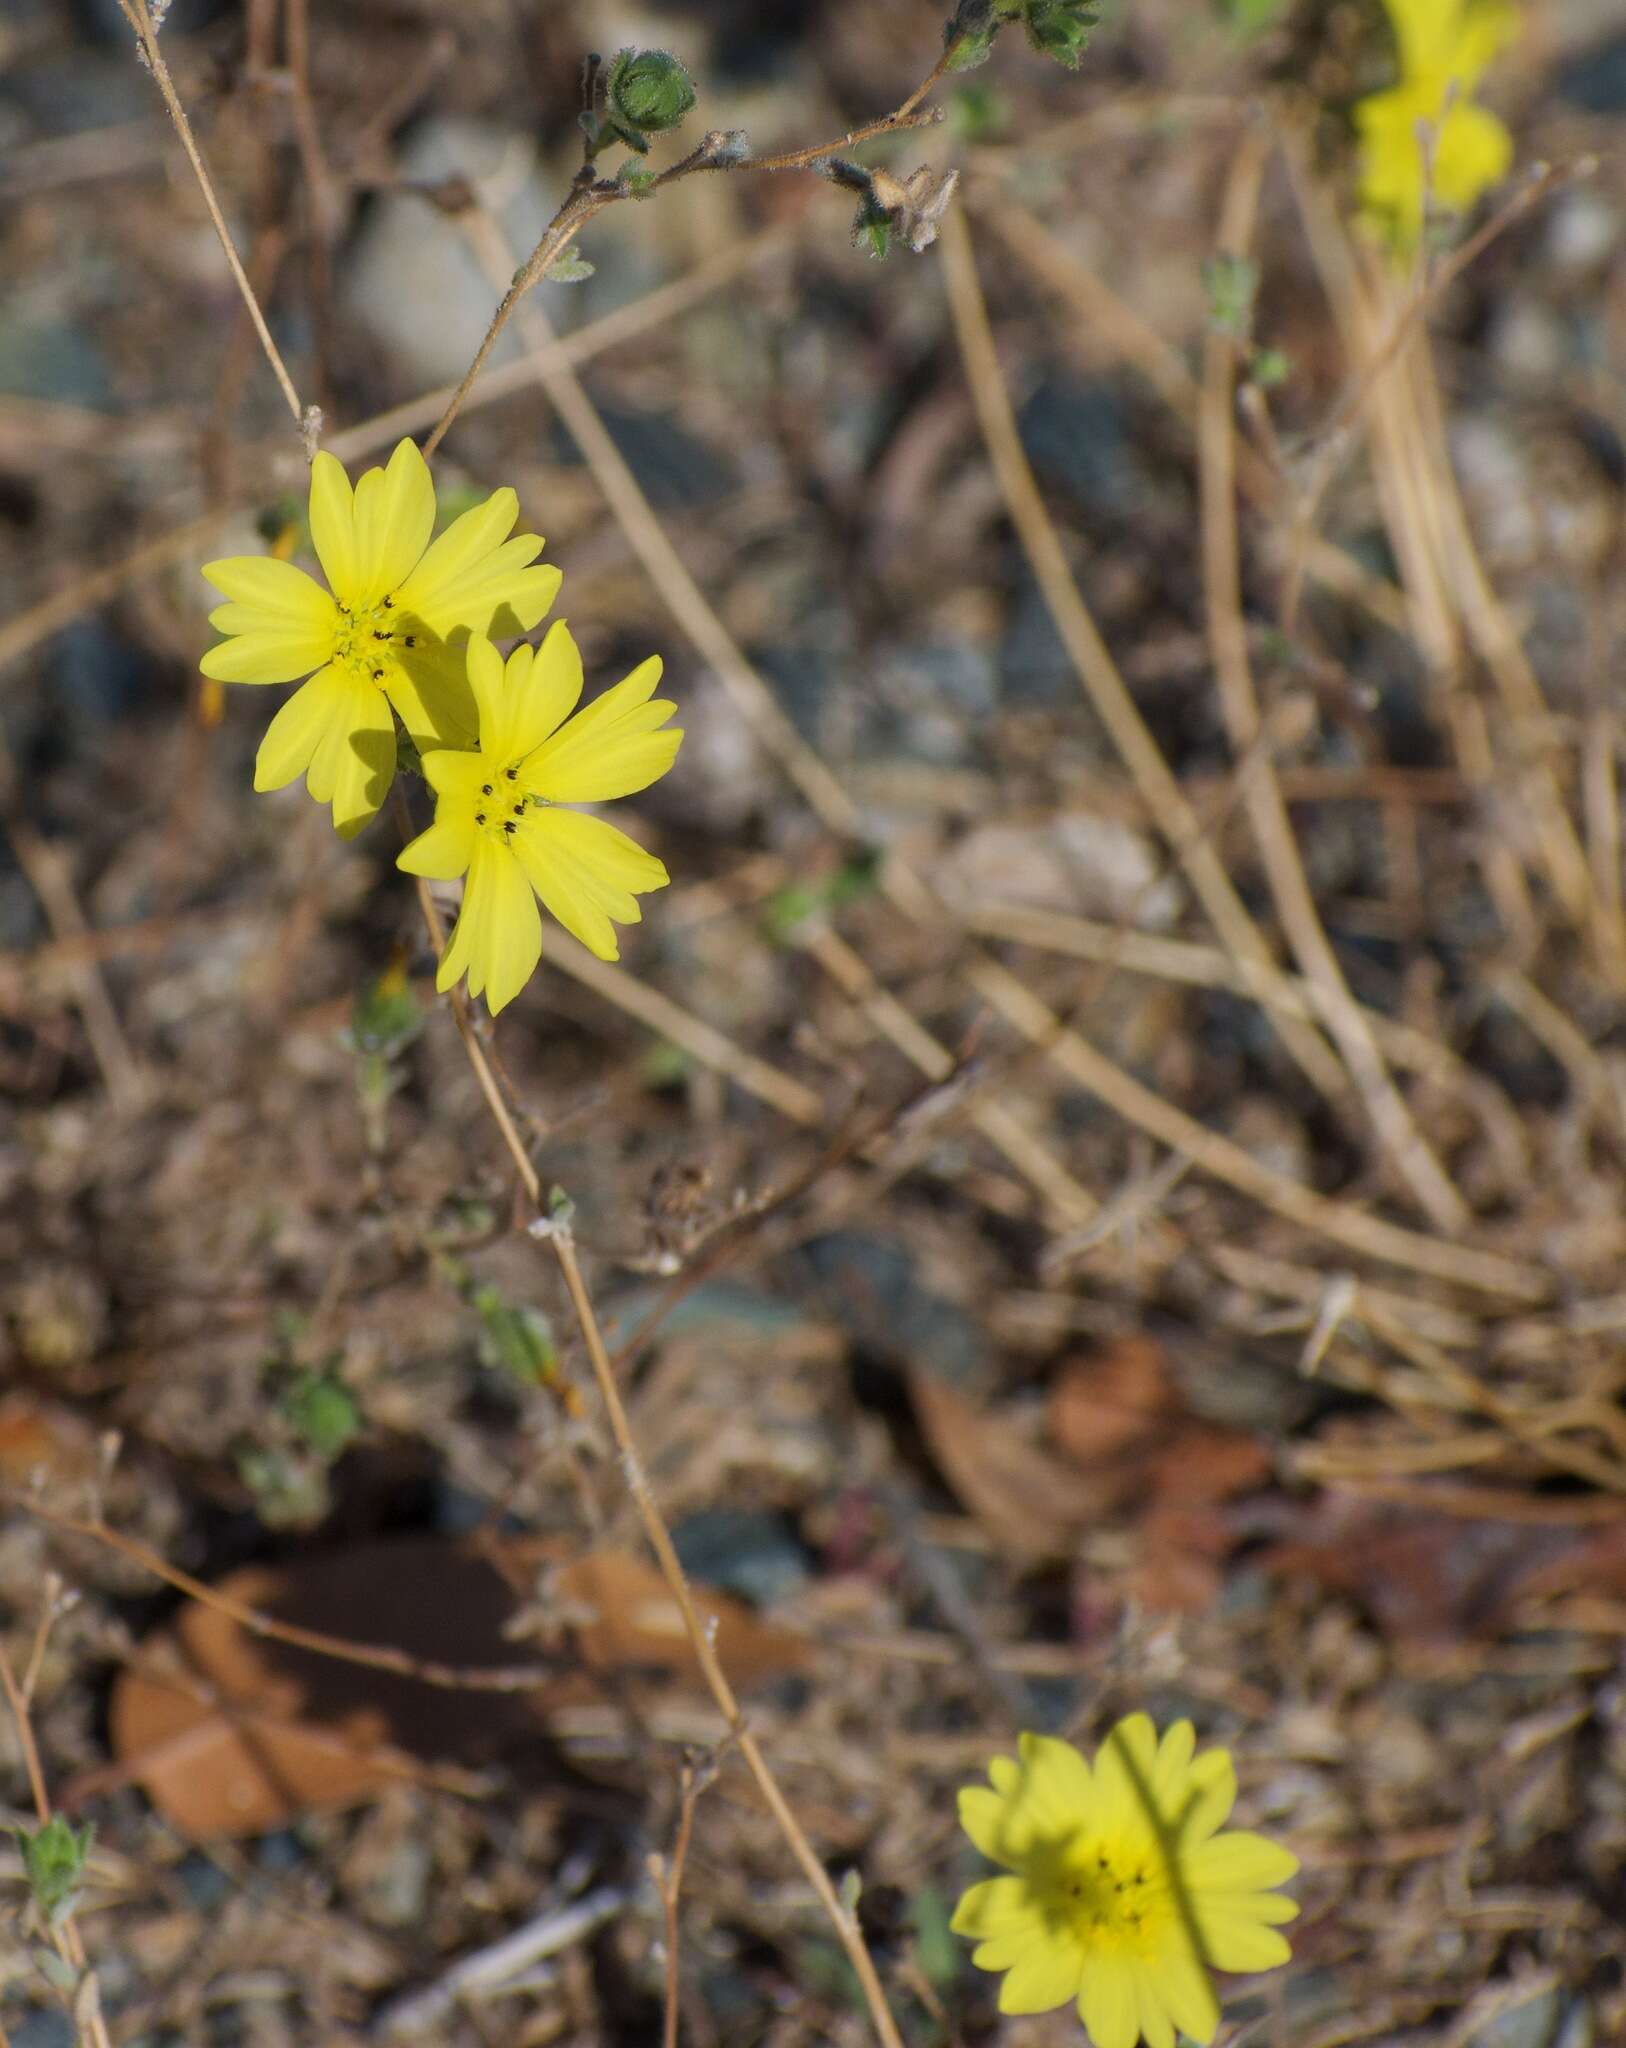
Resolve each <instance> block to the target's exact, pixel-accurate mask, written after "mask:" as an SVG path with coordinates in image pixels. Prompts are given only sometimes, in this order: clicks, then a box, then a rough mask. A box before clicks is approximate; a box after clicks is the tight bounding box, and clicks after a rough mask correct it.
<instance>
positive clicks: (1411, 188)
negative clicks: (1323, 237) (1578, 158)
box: [1355, 0, 1519, 250]
mask: <svg viewBox="0 0 1626 2048" xmlns="http://www.w3.org/2000/svg"><path fill="white" fill-rule="evenodd" d="M1384 5H1385V7H1386V8H1387V9H1388V13H1389V19H1390V21H1391V22H1392V24H1393V26H1394V32H1395V40H1396V42H1397V43H1398V44H1399V47H1400V78H1399V81H1398V83H1396V84H1395V85H1393V86H1391V87H1390V88H1389V90H1388V91H1387V92H1377V93H1373V94H1371V95H1370V97H1369V98H1367V99H1364V100H1361V101H1360V102H1359V103H1358V105H1357V106H1356V108H1355V126H1356V129H1357V130H1358V132H1359V134H1360V138H1361V186H1360V195H1361V205H1362V206H1363V208H1364V209H1365V211H1366V213H1367V214H1368V216H1369V217H1370V218H1371V219H1372V220H1373V221H1374V222H1375V223H1377V224H1378V225H1379V226H1380V227H1382V228H1383V229H1384V230H1385V232H1386V233H1387V234H1388V235H1389V237H1390V239H1391V240H1392V241H1393V242H1394V244H1395V246H1396V247H1397V248H1399V249H1403V250H1405V249H1413V248H1415V247H1416V245H1417V241H1418V237H1419V236H1420V235H1421V234H1422V231H1423V221H1424V206H1425V195H1426V197H1427V198H1428V199H1429V200H1432V202H1433V203H1434V204H1435V205H1436V206H1440V207H1443V208H1445V209H1446V211H1448V212H1451V213H1463V212H1466V211H1467V209H1468V208H1469V207H1470V206H1472V205H1473V203H1474V201H1475V200H1476V199H1478V197H1479V196H1480V194H1481V193H1482V192H1484V191H1486V190H1487V189H1488V188H1489V187H1490V186H1492V185H1494V184H1496V183H1497V181H1498V180H1499V179H1501V178H1504V177H1506V175H1507V172H1508V167H1509V165H1510V164H1511V163H1512V161H1513V138H1512V136H1511V135H1509V134H1508V132H1507V129H1506V128H1505V127H1504V126H1503V124H1502V123H1501V122H1500V121H1499V120H1498V119H1497V118H1496V116H1495V115H1494V114H1488V113H1486V111H1485V109H1484V108H1483V107H1476V106H1474V105H1473V104H1472V101H1471V99H1470V95H1471V94H1472V92H1473V90H1474V88H1475V86H1477V85H1478V83H1479V81H1480V79H1481V77H1482V76H1483V75H1484V72H1485V68H1486V66H1487V65H1488V64H1489V63H1490V61H1491V59H1492V58H1493V57H1494V56H1495V55H1496V54H1497V52H1498V51H1499V50H1501V49H1503V48H1504V47H1505V46H1506V45H1507V44H1508V43H1510V42H1512V41H1513V40H1514V38H1515V37H1516V36H1517V35H1518V32H1519V16H1518V11H1517V9H1516V8H1515V7H1514V6H1513V5H1511V4H1510V0H1384ZM1420 126H1424V127H1426V129H1427V130H1428V142H1427V145H1426V153H1425V143H1424V139H1423V137H1422V136H1421V135H1420V134H1419V127H1420Z"/></svg>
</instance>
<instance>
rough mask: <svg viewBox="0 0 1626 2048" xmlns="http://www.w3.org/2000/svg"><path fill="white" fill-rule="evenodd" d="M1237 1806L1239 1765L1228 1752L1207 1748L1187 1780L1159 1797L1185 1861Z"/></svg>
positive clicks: (1226, 1819) (1219, 1827) (1222, 1825)
mask: <svg viewBox="0 0 1626 2048" xmlns="http://www.w3.org/2000/svg"><path fill="white" fill-rule="evenodd" d="M1235 1804H1236V1766H1235V1764H1233V1763H1232V1761H1231V1754H1230V1751H1229V1750H1224V1749H1205V1750H1204V1751H1203V1753H1202V1755H1201V1756H1200V1757H1198V1758H1196V1759H1195V1761H1194V1762H1193V1763H1192V1765H1191V1768H1190V1769H1189V1770H1188V1771H1187V1772H1186V1774H1185V1778H1184V1781H1183V1782H1181V1783H1179V1784H1178V1785H1175V1786H1173V1787H1172V1788H1171V1790H1170V1792H1169V1793H1168V1795H1167V1797H1166V1798H1162V1797H1160V1799H1159V1803H1158V1810H1159V1812H1160V1813H1161V1814H1162V1815H1163V1816H1164V1817H1165V1818H1166V1819H1167V1820H1168V1821H1169V1823H1170V1825H1171V1827H1172V1828H1173V1830H1174V1837H1175V1840H1176V1842H1177V1843H1178V1844H1179V1849H1180V1854H1181V1857H1182V1859H1183V1858H1184V1857H1185V1856H1186V1855H1187V1854H1188V1853H1189V1852H1190V1851H1191V1850H1192V1849H1193V1848H1195V1846H1196V1844H1197V1843H1199V1842H1206V1841H1207V1840H1208V1838H1209V1836H1210V1835H1213V1834H1217V1833H1218V1832H1219V1830H1220V1829H1221V1828H1222V1827H1224V1825H1225V1823H1226V1822H1227V1821H1228V1820H1229V1819H1230V1817H1231V1808H1232V1807H1233V1806H1235Z"/></svg>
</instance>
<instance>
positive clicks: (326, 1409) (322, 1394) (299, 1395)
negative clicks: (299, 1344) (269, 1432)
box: [282, 1372, 361, 1461]
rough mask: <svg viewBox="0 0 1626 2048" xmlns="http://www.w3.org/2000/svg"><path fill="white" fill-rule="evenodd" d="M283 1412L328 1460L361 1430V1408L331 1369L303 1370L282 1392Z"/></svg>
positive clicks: (313, 1447) (298, 1431) (307, 1440)
mask: <svg viewBox="0 0 1626 2048" xmlns="http://www.w3.org/2000/svg"><path fill="white" fill-rule="evenodd" d="M282 1412H283V1414H284V1415H285V1416H286V1417H287V1419H288V1422H289V1424H290V1426H291V1427H292V1428H293V1429H294V1430H295V1431H297V1433H298V1434H299V1435H300V1436H302V1437H303V1438H304V1439H305V1441H306V1443H308V1444H309V1445H310V1447H311V1449H312V1450H313V1451H315V1453H316V1454H317V1456H318V1457H320V1458H326V1459H328V1460H329V1461H331V1460H332V1459H334V1458H337V1457H338V1456H339V1455H340V1453H341V1452H342V1451H343V1450H344V1449H345V1447H346V1446H347V1445H348V1444H349V1443H350V1442H351V1441H352V1439H353V1438H355V1437H356V1436H358V1435H359V1434H360V1431H361V1412H360V1410H359V1409H358V1408H357V1407H356V1404H355V1400H354V1398H353V1397H352V1395H351V1393H350V1390H349V1388H348V1387H346V1385H345V1384H344V1382H343V1381H342V1380H341V1379H340V1378H339V1377H338V1376H337V1375H336V1374H335V1373H332V1372H302V1373H301V1374H300V1375H299V1377H298V1379H296V1380H295V1381H294V1383H293V1385H292V1386H291V1387H290V1388H289V1389H288V1392H287V1393H286V1394H285V1395H284V1397H283V1402H282Z"/></svg>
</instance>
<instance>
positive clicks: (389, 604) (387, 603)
mask: <svg viewBox="0 0 1626 2048" xmlns="http://www.w3.org/2000/svg"><path fill="white" fill-rule="evenodd" d="M384 609H385V611H393V610H394V609H395V599H394V598H393V597H386V598H385V600H384Z"/></svg>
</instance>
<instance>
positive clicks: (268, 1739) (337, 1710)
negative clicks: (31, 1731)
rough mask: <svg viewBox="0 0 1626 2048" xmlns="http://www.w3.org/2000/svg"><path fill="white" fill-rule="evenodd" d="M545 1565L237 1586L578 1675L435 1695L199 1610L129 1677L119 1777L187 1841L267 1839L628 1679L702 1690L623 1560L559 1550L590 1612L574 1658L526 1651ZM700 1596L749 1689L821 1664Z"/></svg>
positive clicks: (397, 1546) (119, 1716) (298, 1614)
mask: <svg viewBox="0 0 1626 2048" xmlns="http://www.w3.org/2000/svg"><path fill="white" fill-rule="evenodd" d="M538 1555H539V1553H538V1552H537V1549H536V1546H533V1545H526V1544H514V1545H509V1546H505V1547H504V1549H502V1550H500V1551H495V1552H493V1553H491V1554H486V1553H484V1552H482V1551H480V1550H477V1549H476V1548H475V1547H474V1546H470V1545H462V1544H455V1543H448V1542H445V1541H442V1540H439V1539H414V1540H409V1541H399V1542H390V1543H375V1544H366V1545H360V1546H357V1547H356V1548H354V1549H352V1550H348V1551H343V1552H340V1553H338V1554H337V1555H335V1556H330V1557H322V1558H308V1559H302V1560H300V1561H299V1562H298V1563H297V1564H294V1565H291V1566H288V1567H286V1568H283V1569H280V1570H272V1569H270V1568H268V1567H264V1566H252V1567H250V1568H248V1569H247V1570H244V1571H239V1572H233V1573H231V1574H229V1575H228V1577H226V1578H225V1579H223V1580H222V1581H221V1582H220V1583H219V1585H218V1587H217V1588H216V1589H215V1590H216V1591H217V1592H219V1593H220V1594H221V1595H222V1596H223V1597H224V1598H226V1599H228V1600H231V1601H233V1602H238V1603H242V1604H244V1605H247V1606H250V1607H253V1608H256V1609H258V1610H259V1611H261V1612H263V1613H267V1614H270V1615H273V1616H274V1617H275V1618H276V1619H277V1620H278V1621H282V1622H287V1623H292V1624H295V1625H297V1626H300V1627H304V1628H308V1629H316V1630H319V1631H321V1632H322V1633H324V1634H327V1635H333V1636H338V1637H341V1638H343V1639H344V1640H346V1641H349V1642H352V1643H358V1644H361V1643H365V1644H372V1645H380V1644H387V1645H390V1646H392V1647H394V1648H398V1649H401V1650H404V1651H406V1652H407V1653H408V1654H409V1655H410V1656H412V1657H413V1658H415V1659H417V1660H418V1661H420V1662H425V1661H429V1662H435V1663H440V1664H448V1665H455V1666H458V1667H459V1668H463V1669H470V1670H480V1669H487V1670H489V1669H491V1668H493V1667H501V1668H503V1669H512V1668H513V1667H514V1666H515V1665H521V1664H533V1663H534V1664H537V1665H539V1666H541V1665H544V1664H546V1663H549V1662H556V1663H557V1665H558V1672H557V1675H556V1676H552V1677H550V1678H549V1679H548V1680H547V1682H546V1683H545V1684H542V1685H539V1686H537V1687H536V1688H533V1689H530V1690H525V1691H512V1692H510V1691H494V1690H473V1689H464V1690H459V1689H452V1688H448V1687H445V1686H437V1685H431V1684H428V1683H426V1682H425V1681H423V1680H421V1679H418V1678H414V1677H410V1676H403V1675H400V1674H397V1673H394V1672H390V1671H378V1670H373V1669H369V1668H367V1667H365V1666H361V1665H356V1664H351V1663H346V1662H343V1661H341V1660H338V1659H335V1658H332V1657H328V1656H324V1655H321V1654H319V1653H317V1652H314V1651H309V1650H303V1649H299V1648H296V1647H293V1646H290V1645H288V1644H286V1643H281V1642H278V1641H276V1640H275V1639H272V1638H268V1637H262V1636H258V1635H255V1634H253V1633H251V1632H250V1631H249V1630H248V1629H246V1628H244V1627H241V1626H240V1625H239V1624H238V1623H237V1622H236V1621H235V1620H234V1619H233V1618H232V1617H231V1616H230V1615H229V1614H227V1613H224V1612H223V1611H222V1610H221V1609H220V1608H218V1607H213V1606H210V1605H207V1604H205V1603H202V1602H196V1601H194V1602H191V1603H189V1604H188V1605H187V1606H186V1607H184V1608H182V1610H181V1611H180V1614H179V1615H178V1617H177V1618H176V1620H175V1622H174V1624H173V1626H171V1627H166V1628H163V1629H159V1630H155V1631H154V1632H153V1633H152V1634H151V1635H149V1636H148V1638H147V1639H146V1641H145V1643H144V1645H143V1650H144V1653H145V1654H144V1657H143V1660H142V1665H141V1668H140V1669H136V1668H131V1669H128V1670H126V1671H124V1672H122V1673H121V1674H120V1677H119V1680H118V1683H117V1685H116V1686H115V1688H114V1693H113V1701H112V1709H111V1729H112V1737H113V1749H114V1754H115V1756H116V1757H117V1759H118V1760H119V1766H120V1769H119V1773H118V1775H119V1776H120V1777H121V1778H122V1779H125V1780H134V1781H136V1782H138V1783H140V1784H142V1785H143V1786H144V1787H145V1788H146V1790H147V1793H148V1796H149V1797H150V1798H151V1799H152V1801H153V1803H154V1805H156V1806H157V1807H158V1808H159V1810H160V1811H161V1812H162V1813H163V1814H164V1815H165V1817H166V1818H167V1819H168V1820H169V1821H170V1822H171V1823H172V1824H173V1825H174V1826H175V1827H176V1828H177V1829H179V1830H180V1831H181V1832H182V1833H183V1834H185V1835H188V1836H190V1837H194V1838H199V1839H207V1838H209V1837H213V1836H221V1835H242V1834H257V1833H262V1832H264V1831H265V1830H266V1829H267V1828H272V1827H278V1826H282V1825H285V1824H286V1823H287V1822H288V1821H290V1820H292V1819H294V1818H296V1817H297V1816H298V1815H299V1814H301V1813H307V1812H316V1811H323V1810H334V1809H337V1808H342V1807H346V1806H353V1805H357V1804H359V1803H361V1802H362V1801H364V1800H367V1799H370V1798H372V1797H374V1796H375V1795H376V1794H377V1793H378V1792H379V1791H380V1790H381V1789H382V1788H383V1787H384V1786H385V1785H387V1784H389V1783H391V1782H392V1781H398V1780H400V1779H401V1778H403V1777H405V1778H413V1779H419V1778H423V1777H424V1776H426V1775H430V1774H432V1773H433V1772H434V1768H435V1767H436V1766H438V1765H440V1764H442V1763H443V1762H445V1761H447V1760H451V1761H453V1762H455V1763H457V1764H462V1765H469V1764H478V1763H482V1762H487V1761H489V1760H490V1759H491V1758H493V1757H494V1756H495V1755H497V1754H498V1753H499V1752H500V1751H501V1750H503V1749H504V1748H505V1747H511V1746H513V1745H515V1744H526V1745H530V1746H532V1747H534V1745H535V1742H536V1737H537V1731H538V1726H539V1724H541V1725H542V1726H544V1727H545V1726H546V1723H547V1720H548V1717H549V1715H550V1714H552V1713H553V1712H555V1711H557V1710H558V1709H559V1708H561V1707H564V1706H566V1705H571V1704H576V1703H579V1702H580V1701H582V1700H584V1699H595V1698H598V1697H600V1696H601V1695H602V1692H603V1690H604V1683H605V1681H606V1680H607V1679H608V1678H609V1677H611V1676H612V1675H613V1676H614V1677H615V1678H617V1679H623V1678H626V1677H629V1676H634V1675H637V1676H641V1677H644V1678H646V1679H653V1680H655V1681H657V1682H660V1683H663V1684H670V1685H680V1686H684V1687H688V1688H690V1689H694V1690H698V1689H699V1678H698V1673H697V1671H696V1668H695V1661H694V1658H693V1655H692V1653H691V1652H690V1649H689V1645H688V1641H687V1639H686V1637H684V1635H683V1633H682V1627H681V1621H680V1619H679V1617H678V1614H677V1611H676V1608H675V1605H674V1604H673V1602H672V1600H671V1597H670V1595H669V1594H668V1593H667V1592H666V1589H665V1585H664V1582H663V1581H662V1580H661V1579H660V1577H659V1575H658V1574H657V1573H656V1572H655V1571H654V1570H653V1568H652V1567H650V1566H647V1565H645V1564H643V1563H642V1562H641V1560H639V1559H638V1558H636V1557H632V1556H629V1555H627V1554H626V1553H623V1552H619V1551H605V1552H602V1553H598V1554H596V1555H591V1554H590V1555H588V1556H585V1557H576V1558H564V1559H562V1560H559V1559H558V1557H557V1553H556V1552H555V1553H552V1556H551V1558H550V1561H555V1560H557V1569H556V1571H555V1574H554V1578H553V1587H554V1590H555V1592H556V1593H557V1594H558V1596H559V1598H560V1600H561V1603H562V1604H568V1607H569V1610H570V1612H571V1613H572V1614H573V1615H574V1616H576V1617H577V1620H576V1623H575V1626H574V1627H573V1628H572V1630H571V1633H570V1639H569V1646H568V1649H567V1650H564V1651H562V1652H561V1653H560V1654H559V1655H558V1656H557V1657H556V1658H554V1659H547V1658H543V1657H541V1656H534V1655H531V1654H530V1653H528V1652H527V1650H526V1649H525V1647H524V1646H523V1645H518V1644H516V1643H514V1642H513V1641H511V1640H509V1638H508V1634H507V1628H508V1624H509V1623H510V1622H511V1621H512V1619H513V1618H514V1616H515V1614H516V1613H517V1612H518V1610H519V1607H520V1604H521V1599H522V1597H523V1595H524V1593H525V1592H526V1591H528V1590H529V1587H530V1585H531V1584H532V1582H533V1580H534V1571H535V1565H536V1562H537V1560H538ZM696 1598H697V1602H698V1604H699V1605H700V1607H701V1610H702V1612H703V1613H704V1614H706V1615H708V1616H712V1617H714V1618H715V1624H716V1630H717V1634H716V1641H717V1648H718V1654H719V1656H720V1658H721V1660H722V1663H723V1667H724V1669H725V1670H726V1671H727V1672H728V1673H729V1676H730V1677H731V1678H732V1679H733V1680H734V1682H735V1683H736V1684H737V1685H739V1686H741V1687H745V1686H749V1685H751V1684H753V1683H758V1682H760V1681H761V1680H763V1679H765V1678H770V1677H775V1676H779V1675H781V1674H783V1673H786V1672H790V1671H796V1670H800V1669H803V1668H805V1665H806V1663H807V1660H808V1657H809V1654H810V1652H809V1646H808V1645H807V1643H806V1642H805V1641H804V1640H803V1639H802V1638H801V1637H799V1636H794V1635H791V1634H789V1633H788V1632H787V1631H785V1630H783V1629H777V1628H773V1627H771V1626H770V1625H768V1624H767V1623H763V1622H759V1621H758V1620H757V1619H756V1618H755V1617H754V1616H753V1615H752V1614H751V1613H750V1612H749V1610H747V1609H746V1608H744V1607H743V1606H742V1605H741V1604H740V1603H739V1602H738V1601H734V1600H731V1599H729V1598H728V1597H727V1596H726V1595H723V1594H719V1593H714V1592H711V1591H709V1590H704V1589H701V1588H698V1587H697V1588H696ZM166 1664H167V1665H168V1666H169V1667H170V1669H171V1671H172V1673H173V1675H172V1676H166V1672H165V1666H166Z"/></svg>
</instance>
